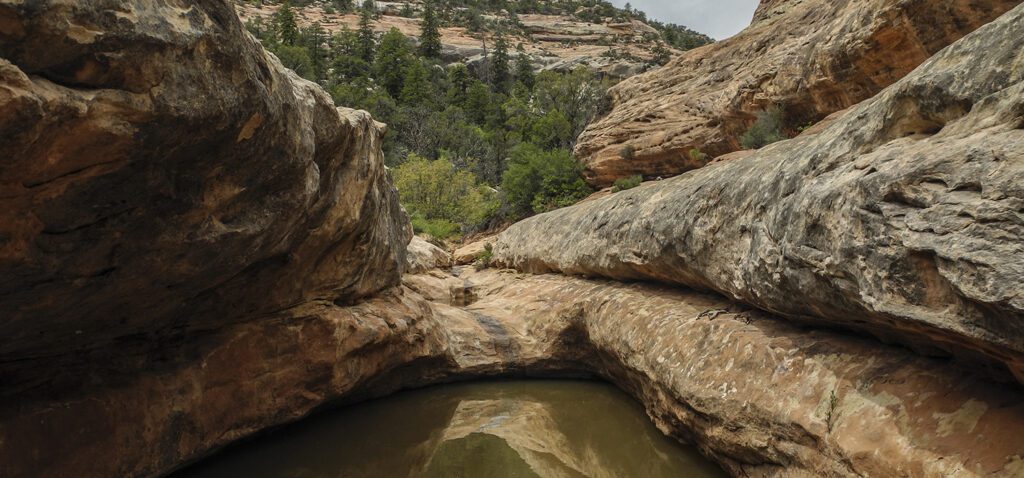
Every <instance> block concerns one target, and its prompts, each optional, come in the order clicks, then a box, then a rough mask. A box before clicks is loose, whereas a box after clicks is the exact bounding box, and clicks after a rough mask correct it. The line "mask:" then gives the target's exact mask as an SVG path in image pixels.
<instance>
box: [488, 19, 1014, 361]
mask: <svg viewBox="0 0 1024 478" xmlns="http://www.w3.org/2000/svg"><path fill="white" fill-rule="evenodd" d="M1021 51H1024V6H1020V7H1017V8H1015V9H1014V10H1012V11H1010V12H1009V13H1007V14H1005V15H1003V16H1002V17H1000V18H999V19H998V20H996V21H994V22H992V23H991V24H989V25H986V26H984V27H982V28H981V29H979V30H978V31H977V32H975V33H973V34H971V35H969V36H967V37H965V38H964V39H963V40H961V41H959V42H957V43H955V44H954V45H952V46H950V47H949V48H947V49H945V50H943V51H942V52H941V53H939V54H938V55H936V56H935V57H933V58H932V59H930V60H928V61H927V62H926V63H925V64H924V65H922V66H921V67H920V68H918V69H917V70H915V71H914V72H913V73H911V74H910V75H909V76H907V77H906V78H904V79H903V80H901V81H900V82H898V83H896V84H895V85H893V86H892V87H890V88H888V89H886V90H885V91H883V92H882V93H880V94H879V95H878V96H876V97H874V98H872V99H871V100H868V101H865V102H863V103H861V104H860V105H858V106H856V107H854V108H852V109H851V110H850V111H848V112H847V113H846V114H844V115H843V116H842V117H841V118H839V119H837V120H836V121H835V122H833V123H832V124H831V125H830V126H827V127H825V128H824V129H823V130H822V131H820V132H819V133H817V134H812V135H806V136H802V137H800V138H797V139H793V140H789V141H784V142H780V143H776V144H773V145H770V146H768V147H766V148H763V149H761V150H758V151H756V152H753V153H750V154H745V155H743V156H742V157H737V158H735V159H732V160H729V161H723V162H717V163H715V164H712V165H710V166H707V167H705V168H702V169H699V170H696V171H691V172H688V173H686V174H684V175H681V176H678V177H676V178H672V179H669V180H665V181H660V182H652V183H648V184H645V185H643V186H641V187H638V188H636V189H633V190H629V191H625V192H620V193H618V194H614V195H611V196H608V197H605V198H601V199H596V200H593V201H588V202H584V203H581V204H577V205H575V206H572V207H569V208H565V209H561V210H557V211H553V212H550V213H547V214H543V215H540V216H535V217H533V218H530V219H527V220H525V221H522V222H520V223H518V224H515V225H513V226H512V227H511V228H509V229H508V230H506V231H505V232H504V233H503V234H502V235H501V236H499V238H498V240H497V242H496V244H495V246H494V255H495V260H496V261H497V262H498V263H502V264H505V265H507V266H510V267H515V268H519V269H521V270H526V271H533V272H546V271H561V272H564V273H569V274H583V275H591V276H604V277H611V278H615V279H630V280H631V279H645V280H654V281H660V282H666V283H673V284H680V285H685V286H690V287H696V288H700V289H708V290H715V291H718V292H720V293H722V294H725V295H726V296H729V297H733V298H735V299H737V300H740V301H743V302H746V303H749V304H753V305H756V306H757V307H760V308H762V309H764V310H768V311H771V312H773V313H776V314H779V315H783V316H787V317H790V318H793V319H796V320H800V321H802V322H805V323H811V324H819V325H828V326H840V327H844V328H850V329H856V330H861V331H866V332H869V333H872V334H875V335H877V336H879V337H880V338H883V339H885V340H890V341H898V342H901V343H904V344H907V345H910V346H911V347H914V348H915V349H917V350H919V351H921V352H924V353H936V352H939V353H947V354H948V353H952V354H955V355H960V356H962V357H964V358H967V359H970V360H972V361H981V362H984V363H989V364H991V365H994V366H995V368H997V369H1002V368H1004V367H1005V368H1006V369H1008V370H1009V371H1010V372H1011V373H1012V374H1013V375H1014V376H1015V377H1016V379H1017V380H1018V381H1024V320H1022V319H1024V301H1022V299H1024V290H1022V289H1021V285H1020V284H1021V283H1022V279H1024V240H1022V238H1024V219H1022V216H1021V206H1022V205H1024V194H1022V190H1021V188H1020V187H1019V185H1020V184H1022V181H1024V155H1022V151H1024V148H1022V144H1024V129H1022V125H1024V102H1022V98H1024V95H1021V92H1022V91H1024V56H1022V55H1021ZM997 373H1003V374H1005V372H997Z"/></svg>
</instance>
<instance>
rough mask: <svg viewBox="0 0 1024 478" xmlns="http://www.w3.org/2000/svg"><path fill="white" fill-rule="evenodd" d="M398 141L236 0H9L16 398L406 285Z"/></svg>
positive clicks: (6, 390)
mask: <svg viewBox="0 0 1024 478" xmlns="http://www.w3.org/2000/svg"><path fill="white" fill-rule="evenodd" d="M381 135H382V126H381V125H380V124H378V123H375V122H374V121H373V120H372V119H371V118H370V117H369V116H368V115H367V114H366V113H363V112H356V111H352V110H347V109H337V108H335V107H334V105H333V104H332V102H331V100H330V98H329V97H328V96H327V95H326V94H325V93H324V92H323V91H322V90H321V89H320V88H319V87H317V86H315V85H313V84H311V83H309V82H306V81H304V80H301V79H299V78H297V77H296V76H294V74H292V73H291V72H289V71H287V70H286V69H284V68H283V67H281V65H280V64H279V63H278V62H277V61H276V60H275V59H274V58H273V57H271V56H269V55H267V54H266V53H265V52H264V50H263V49H262V47H260V45H259V44H258V43H256V42H255V41H254V40H253V39H252V38H251V37H250V36H249V35H248V34H246V33H245V32H244V30H243V28H242V25H241V23H240V22H239V21H238V18H237V17H236V16H235V14H234V11H233V8H232V7H231V5H230V4H229V3H227V2H226V1H206V2H198V3H194V4H193V3H189V2H184V3H183V2H170V3H168V2H161V3H153V2H129V1H109V2H71V3H70V4H69V3H67V2H49V1H45V2H30V3H25V2H11V1H0V138H3V140H2V141H0V197H2V198H3V206H4V207H3V208H0V336H3V337H4V340H3V341H2V342H0V364H3V365H2V367H0V368H3V372H2V377H3V378H0V382H3V383H4V387H3V390H2V392H0V394H3V395H15V394H19V393H33V392H32V390H34V389H36V388H37V387H42V386H45V387H50V386H54V385H62V384H63V382H64V381H67V382H68V383H67V384H66V385H67V386H68V387H77V386H82V385H83V384H87V383H88V377H83V376H80V375H75V374H73V373H71V372H66V371H65V368H64V364H65V363H73V362H76V361H79V360H82V359H83V358H85V357H92V358H95V359H97V360H104V359H103V357H102V354H101V353H100V352H97V351H98V350H105V349H107V348H112V349H120V348H122V347H123V349H124V350H125V351H126V353H127V354H130V353H133V352H139V353H141V350H143V349H145V348H146V347H151V348H153V349H160V348H162V347H165V346H171V347H173V346H174V344H176V343H178V342H179V341H184V340H187V338H188V337H190V334H192V333H194V332H197V331H202V330H209V329H215V328H219V327H223V326H226V325H228V324H231V323H235V322H243V321H250V320H253V319H254V318H258V317H262V316H266V315H268V314H273V313H276V312H278V311H280V310H282V309H287V308H290V307H294V306H296V305H297V304H300V303H303V302H306V301H311V300H323V301H328V302H330V301H335V302H338V303H349V302H352V301H355V300H358V299H360V298H362V297H365V296H367V295H369V294H372V293H375V292H377V291H379V290H382V289H385V288H388V287H391V286H393V285H394V284H395V283H397V281H398V280H399V274H400V270H401V267H402V264H403V263H404V260H405V258H404V251H405V244H406V243H407V242H408V241H409V234H410V233H409V232H408V231H407V228H406V225H407V219H406V218H405V215H404V213H403V212H402V211H401V209H400V207H399V205H398V201H397V194H396V193H395V191H394V189H393V187H392V185H391V183H390V180H389V179H388V177H387V172H386V170H385V168H384V165H383V159H382V156H381V153H380V142H381ZM136 359H139V357H135V358H125V359H124V360H125V361H132V360H136ZM115 367H117V365H115Z"/></svg>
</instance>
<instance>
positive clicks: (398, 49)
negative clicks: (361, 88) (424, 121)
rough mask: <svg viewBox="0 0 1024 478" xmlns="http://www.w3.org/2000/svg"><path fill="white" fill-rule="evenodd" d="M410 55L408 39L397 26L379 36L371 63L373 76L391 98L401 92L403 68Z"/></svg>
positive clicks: (406, 65) (403, 76) (407, 62)
mask: <svg viewBox="0 0 1024 478" xmlns="http://www.w3.org/2000/svg"><path fill="white" fill-rule="evenodd" d="M410 56H411V55H410V48H409V40H408V39H407V38H405V35H403V34H402V32H400V31H399V30H398V29H397V28H392V29H391V30H388V32H387V33H385V34H384V36H383V37H381V39H380V47H379V48H377V58H376V60H375V61H374V65H373V69H374V76H375V78H376V79H377V81H378V82H379V83H380V84H381V85H383V86H384V88H386V89H387V90H388V94H390V95H391V97H392V98H398V97H400V96H401V94H402V85H403V83H404V82H405V70H406V68H407V67H408V65H409V61H410V59H411V58H410Z"/></svg>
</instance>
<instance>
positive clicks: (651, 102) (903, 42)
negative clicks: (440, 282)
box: [575, 0, 1020, 187]
mask: <svg viewBox="0 0 1024 478" xmlns="http://www.w3.org/2000/svg"><path fill="white" fill-rule="evenodd" d="M1019 3H1020V2H1019V1H1018V0H983V1H967V0H956V1H932V0H920V1H909V2H908V1H901V0H870V1H860V2H850V1H840V2H836V1H831V0H773V1H765V2H762V3H761V6H760V7H759V8H758V10H757V13H756V14H755V17H754V21H753V23H752V24H751V25H750V26H749V27H748V28H747V29H745V30H744V31H742V32H740V33H739V34H737V35H736V36H734V37H732V38H729V39H727V40H723V41H720V42H717V43H714V44H711V45H707V46H704V47H702V48H698V49H696V50H691V51H689V52H686V53H683V54H682V55H680V56H679V57H677V58H676V59H675V60H673V61H672V62H671V63H669V64H668V65H667V66H666V67H663V68H659V69H657V70H653V71H651V72H647V73H645V74H642V75H639V76H636V77H632V78H629V79H628V80H626V81H624V82H622V83H621V84H619V85H617V86H616V87H614V88H612V90H611V97H612V102H613V108H612V110H611V112H610V113H609V114H608V115H607V116H605V117H604V118H602V119H600V120H598V121H596V122H594V123H593V124H591V125H590V127H588V128H587V130H586V131H585V132H584V133H583V135H582V136H580V138H579V142H578V144H577V146H576V151H575V153H576V155H577V157H579V158H580V160H581V161H582V163H583V165H584V167H585V175H586V177H587V179H588V182H590V183H591V184H592V185H595V186H601V187H604V186H609V185H611V184H612V182H613V181H614V180H616V179H618V178H623V177H629V176H632V175H636V174H640V175H643V176H645V177H647V178H650V179H653V178H655V177H668V176H673V175H676V174H679V173H681V172H683V171H687V170H690V169H694V168H699V167H702V166H704V165H705V164H706V163H707V161H708V160H709V159H710V158H713V157H716V156H719V155H722V154H725V153H729V152H731V151H736V150H739V149H741V145H740V144H739V137H740V136H741V135H742V133H743V132H744V131H745V130H746V129H747V128H748V127H749V126H750V125H751V124H752V123H753V121H754V119H755V118H756V115H757V113H759V112H761V111H763V110H765V109H766V108H768V107H771V106H774V105H777V106H780V107H781V109H782V110H783V111H784V116H785V121H786V123H788V129H789V131H787V132H788V133H791V134H795V132H796V131H797V129H798V127H802V126H804V125H806V124H808V123H813V122H816V121H818V120H821V119H822V118H824V117H826V116H827V115H829V114H831V113H833V112H836V111H839V110H842V109H844V108H847V107H849V106H852V105H854V104H857V103H859V102H861V101H863V100H866V99H868V98H870V97H872V96H874V95H876V94H877V93H878V92H880V91H881V90H882V89H883V88H885V87H887V86H889V85H890V84H892V83H894V82H895V81H897V80H899V79H900V78H902V77H903V76H905V75H906V74H907V73H909V72H910V71H911V70H913V69H914V68H915V67H917V66H918V65H920V64H921V63H923V62H924V61H925V60H926V59H928V58H929V57H930V56H932V55H933V54H934V53H936V52H938V51H939V50H940V49H942V48H943V47H945V46H946V45H949V44H950V43H952V42H954V41H956V40H957V39H959V38H961V37H962V36H963V35H965V34H967V33H969V32H971V31H973V30H974V29H976V28H978V27H979V26H981V25H983V24H985V23H987V22H989V21H991V20H993V19H995V18H996V17H998V16H999V15H1001V14H1002V13H1004V12H1006V11H1007V10H1009V9H1010V8H1012V7H1014V6H1015V5H1018V4H1019Z"/></svg>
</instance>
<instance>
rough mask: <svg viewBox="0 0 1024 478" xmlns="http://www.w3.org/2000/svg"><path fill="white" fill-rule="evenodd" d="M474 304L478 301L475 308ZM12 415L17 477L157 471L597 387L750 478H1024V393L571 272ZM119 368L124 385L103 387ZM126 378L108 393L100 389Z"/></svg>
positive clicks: (334, 328)
mask: <svg viewBox="0 0 1024 478" xmlns="http://www.w3.org/2000/svg"><path fill="white" fill-rule="evenodd" d="M463 304H464V305H463ZM164 360H165V366H164V367H161V368H160V369H158V370H154V371H153V372H152V373H148V374H145V375H142V376H139V375H137V374H136V375H132V376H130V377H128V376H126V377H120V378H117V377H115V376H112V375H109V370H107V371H105V372H103V371H101V370H100V367H99V366H97V365H96V363H91V364H82V365H81V367H79V369H78V371H79V372H82V373H94V376H96V377H97V379H98V381H97V383H96V384H95V386H94V387H93V388H91V389H90V390H88V391H83V393H81V394H79V395H74V396H66V397H60V398H56V399H51V400H40V401H36V402H32V403H28V402H21V403H20V404H18V405H16V406H14V405H12V404H11V403H10V402H7V403H6V404H5V406H4V407H3V413H2V415H0V417H2V421H0V444H2V445H0V464H2V465H3V471H4V476H12V477H20V476H41V477H48V476H84V477H88V476H154V475H159V474H162V473H164V472H167V471H168V470H171V469H174V468H176V467H178V466H180V465H181V464H183V463H187V462H189V461H192V460H195V459H197V458H200V457H202V456H205V455H207V454H209V453H210V452H212V451H214V450H215V449H216V448H218V447H220V446H223V445H225V444H228V443H230V442H232V441H234V440H237V439H239V438H243V437H245V436H248V435H250V434H253V433H255V432H258V431H260V430H263V429H266V428H268V427H273V426H276V425H280V424H283V423H287V422H289V421H292V420H295V419H297V418H300V417H302V416H304V415H306V414H308V413H310V412H312V411H315V410H317V409H318V408H320V407H322V406H324V405H326V404H337V403H344V402H347V401H351V400H358V399H363V398H367V397H372V396H376V395H379V394H383V393H388V392H390V391H393V390H395V389H398V388H401V387H408V386H419V385H424V384H428V383H437V382H443V381H448V380H455V379H463V378H475V377H482V376H561V375H572V376H577V375H580V374H584V373H586V374H592V375H596V376H599V377H602V378H605V379H607V380H609V381H611V382H612V383H615V384H617V385H618V386H619V387H621V388H623V389H624V390H626V391H628V392H629V393H631V394H632V395H633V396H634V397H636V398H637V399H638V400H640V401H641V402H642V403H643V404H644V405H645V407H646V408H647V410H648V413H649V414H650V415H651V417H652V418H653V419H654V420H655V422H656V423H657V424H658V425H659V427H660V428H661V429H662V430H663V431H665V432H666V433H669V434H671V435H673V436H675V437H677V438H679V439H681V440H684V441H687V442H691V443H695V444H696V445H697V446H698V447H699V448H700V449H701V450H702V451H703V452H704V453H706V454H707V455H708V456H710V457H711V458H713V459H714V460H716V461H718V462H719V463H721V464H722V465H723V466H724V467H725V468H726V469H727V470H728V471H729V472H730V473H731V474H733V475H735V476H753V477H756V476H776V477H783V476H786V477H803V476H896V475H898V476H920V477H924V476H933V477H961V476H962V477H968V476H1005V477H1013V476H1019V475H1020V473H1021V472H1022V471H1024V462H1022V461H1021V457H1022V456H1024V443H1022V442H1021V441H1020V440H1019V439H1017V438H1019V437H1018V434H1019V430H1020V427H1021V425H1022V424H1024V395H1022V394H1021V392H1020V391H1019V390H1017V389H1009V388H1004V387H1001V386H999V385H995V384H992V383H990V382H986V381H985V380H984V379H982V378H981V377H979V376H978V375H977V374H975V373H972V372H970V371H964V370H961V369H958V368H956V367H951V366H949V364H948V363H947V362H945V361H941V360H935V359H928V358H922V357H919V356H916V355H914V354H912V353H910V352H909V351H906V350H903V349H900V348H895V347H889V346H884V345H881V344H878V343H877V342H873V341H870V340H865V339H861V338H856V337H850V336H845V335H840V334H836V333H832V332H823V331H808V330H804V329H801V328H798V327H795V326H793V325H791V324H789V323H787V322H785V321H779V320H776V319H774V318H771V317H769V316H766V315H765V314H763V313H760V312H757V311H754V310H748V309H745V308H744V307H742V306H738V305H736V304H734V303H730V302H728V301H725V300H723V299H721V298H718V297H715V296H710V295H703V294H700V293H695V292H688V291H683V290H674V289H665V288H658V287H654V286H645V285H622V284H616V283H612V282H602V281H589V280H582V279H575V278H569V277H564V276H556V275H545V276H523V275H519V274H516V273H511V272H499V271H484V272H481V273H474V272H472V271H471V270H469V269H466V270H464V271H463V272H462V273H461V276H458V277H456V276H452V275H449V274H448V273H444V272H440V271H434V272H431V273H429V274H422V275H415V276H407V277H406V279H405V285H404V286H403V287H401V288H398V289H395V290H392V291H390V292H388V293H385V294H383V295H382V296H381V297H379V298H375V299H371V300H369V301H366V302H364V303H362V304H359V305H356V306H351V307H338V306H336V305H334V304H330V303H320V304H307V305H304V306H301V307H299V308H297V309H295V310H289V311H285V312H283V313H281V314H280V315H278V316H276V317H271V318H267V319H266V320H261V321H257V322H252V323H248V324H239V325H237V326H234V327H231V328H225V329H221V330H218V331H216V332H213V333H210V334H207V335H205V336H203V337H202V338H201V339H197V340H191V341H188V342H186V343H184V344H182V346H181V347H180V348H178V349H177V350H175V351H173V352H171V351H169V352H168V355H167V356H166V357H165V358H164ZM100 372H103V373H104V374H106V375H103V374H101V373H100ZM104 376H106V377H107V378H105V379H103V380H99V378H100V377H104Z"/></svg>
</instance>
